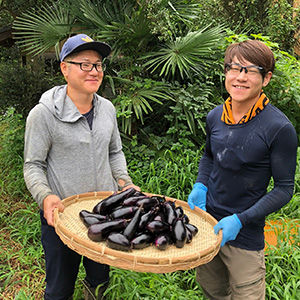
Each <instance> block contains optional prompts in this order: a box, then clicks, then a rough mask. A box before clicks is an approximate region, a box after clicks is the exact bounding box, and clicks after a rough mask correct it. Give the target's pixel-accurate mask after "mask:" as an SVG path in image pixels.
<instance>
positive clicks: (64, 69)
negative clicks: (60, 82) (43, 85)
mask: <svg viewBox="0 0 300 300" xmlns="http://www.w3.org/2000/svg"><path fill="white" fill-rule="evenodd" d="M60 70H61V72H62V74H63V75H64V77H65V79H66V81H67V78H68V73H69V72H68V66H67V64H66V63H65V62H64V61H62V62H61V63H60Z"/></svg>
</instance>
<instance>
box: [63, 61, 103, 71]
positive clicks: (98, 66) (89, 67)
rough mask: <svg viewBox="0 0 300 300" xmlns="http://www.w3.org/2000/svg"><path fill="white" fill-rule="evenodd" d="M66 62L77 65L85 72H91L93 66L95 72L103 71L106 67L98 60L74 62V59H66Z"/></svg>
mask: <svg viewBox="0 0 300 300" xmlns="http://www.w3.org/2000/svg"><path fill="white" fill-rule="evenodd" d="M66 63H69V64H73V65H79V66H80V69H81V70H82V71H85V72H91V71H92V70H93V68H95V69H96V71H97V72H104V71H105V69H106V65H105V64H102V63H101V62H98V63H96V64H92V63H86V62H75V61H66Z"/></svg>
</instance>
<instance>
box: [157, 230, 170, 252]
mask: <svg viewBox="0 0 300 300" xmlns="http://www.w3.org/2000/svg"><path fill="white" fill-rule="evenodd" d="M171 240H172V239H171V236H170V235H169V234H168V233H161V234H159V235H158V236H157V237H156V238H155V242H154V245H155V247H156V248H157V249H159V250H166V249H167V248H168V247H169V246H170V245H171Z"/></svg>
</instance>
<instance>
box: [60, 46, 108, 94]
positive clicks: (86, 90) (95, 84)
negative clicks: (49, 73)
mask: <svg viewBox="0 0 300 300" xmlns="http://www.w3.org/2000/svg"><path fill="white" fill-rule="evenodd" d="M66 61H73V62H78V63H82V62H87V63H93V64H95V63H98V62H101V61H102V58H101V56H100V54H99V53H98V52H96V51H94V50H85V51H81V52H78V53H76V54H74V55H72V56H70V57H68V58H66V59H65V61H63V62H61V71H62V73H63V75H64V77H65V79H66V81H67V83H68V94H69V93H70V94H74V93H76V94H84V95H86V96H89V95H91V96H92V95H93V93H96V92H97V91H98V89H99V87H100V85H101V83H102V79H103V72H98V71H97V70H96V69H95V68H93V69H92V70H91V71H89V72H86V71H82V70H81V68H80V66H79V65H75V64H70V63H67V62H66Z"/></svg>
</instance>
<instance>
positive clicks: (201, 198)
mask: <svg viewBox="0 0 300 300" xmlns="http://www.w3.org/2000/svg"><path fill="white" fill-rule="evenodd" d="M206 193H207V187H206V186H205V185H204V184H202V183H201V182H196V183H195V184H194V187H193V190H192V191H191V193H190V194H189V196H188V205H189V206H190V208H191V209H194V208H195V206H197V207H199V208H201V209H202V210H204V211H206Z"/></svg>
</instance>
